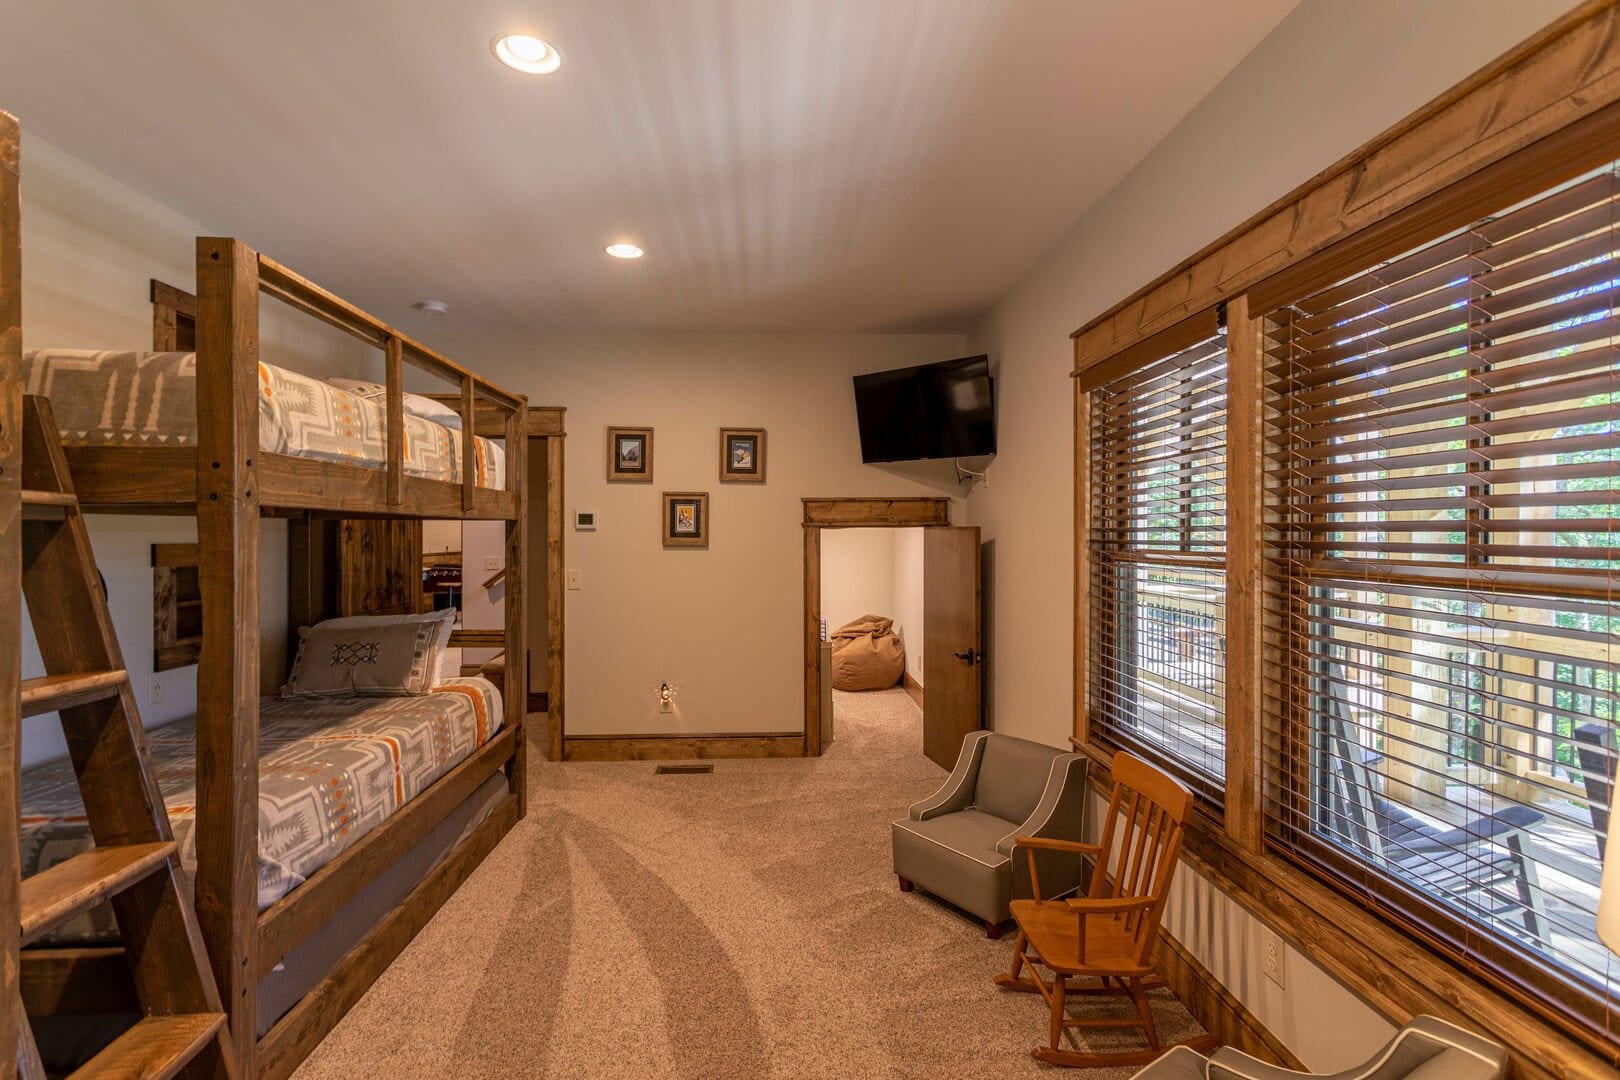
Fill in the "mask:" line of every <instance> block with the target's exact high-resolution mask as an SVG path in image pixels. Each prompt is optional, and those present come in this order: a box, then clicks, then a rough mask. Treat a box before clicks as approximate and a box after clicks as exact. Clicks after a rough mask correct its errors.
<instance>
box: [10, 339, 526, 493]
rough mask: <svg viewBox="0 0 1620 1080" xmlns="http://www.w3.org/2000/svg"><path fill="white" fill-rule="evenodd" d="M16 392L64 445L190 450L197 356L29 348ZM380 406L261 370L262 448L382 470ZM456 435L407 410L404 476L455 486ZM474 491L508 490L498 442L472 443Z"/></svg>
mask: <svg viewBox="0 0 1620 1080" xmlns="http://www.w3.org/2000/svg"><path fill="white" fill-rule="evenodd" d="M23 393H25V394H39V395H41V396H43V397H47V398H50V401H51V412H52V413H53V414H55V416H56V426H57V427H58V428H60V429H61V432H62V441H63V442H64V443H66V444H68V445H69V446H195V445H196V442H197V354H196V353H180V352H148V353H142V352H96V351H93V350H87V349H35V350H32V351H30V352H26V353H24V354H23ZM386 424H387V412H386V410H385V408H384V406H383V404H382V403H381V402H379V401H374V400H371V399H369V398H364V397H360V396H359V395H357V394H352V393H350V392H349V391H347V390H342V389H339V388H338V387H336V386H333V385H331V384H330V383H326V382H322V381H321V380H320V379H316V378H313V377H312V376H309V375H300V374H298V373H297V372H295V371H288V370H286V369H285V368H279V367H276V366H275V365H274V364H266V363H260V364H259V449H261V450H264V451H268V452H270V453H275V454H288V455H290V456H292V457H303V458H315V459H317V460H320V461H336V462H341V463H344V464H348V465H362V466H365V467H367V468H374V469H380V468H382V467H383V466H384V464H385V462H386V454H387V450H386V448H387V445H388V442H387V427H386ZM461 442H462V439H461V432H459V431H455V430H452V429H451V428H448V427H445V426H444V425H443V424H436V423H434V422H433V421H431V420H427V419H424V418H422V417H420V416H415V415H412V414H411V413H409V412H407V413H406V414H405V472H406V474H407V475H409V476H419V477H423V478H425V479H428V480H445V481H449V482H451V483H460V482H461ZM473 451H474V454H475V455H476V461H475V465H476V474H477V480H478V486H479V487H486V488H503V487H505V486H506V455H505V453H504V451H503V449H502V447H501V446H500V444H498V443H495V442H491V441H490V440H489V439H485V438H482V437H474V440H473Z"/></svg>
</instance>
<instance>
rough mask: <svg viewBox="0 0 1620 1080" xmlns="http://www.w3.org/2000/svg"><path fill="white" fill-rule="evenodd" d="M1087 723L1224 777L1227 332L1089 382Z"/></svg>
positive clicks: (1214, 792) (1204, 782)
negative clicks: (1097, 382) (1098, 381)
mask: <svg viewBox="0 0 1620 1080" xmlns="http://www.w3.org/2000/svg"><path fill="white" fill-rule="evenodd" d="M1090 398H1091V429H1090V446H1091V459H1090V465H1089V468H1090V470H1091V475H1090V490H1091V541H1090V555H1091V567H1092V576H1091V582H1090V598H1089V604H1088V608H1089V612H1090V635H1089V644H1088V650H1089V655H1090V661H1089V669H1090V673H1091V676H1090V687H1089V694H1088V700H1089V711H1090V717H1091V724H1092V730H1093V731H1094V732H1096V733H1097V735H1098V736H1099V737H1100V738H1101V739H1102V740H1103V741H1104V742H1107V743H1109V744H1111V745H1114V746H1116V747H1123V748H1128V749H1131V750H1133V751H1134V752H1137V753H1139V754H1142V755H1143V756H1145V757H1148V758H1150V759H1152V760H1154V761H1157V762H1159V763H1160V764H1162V765H1164V766H1165V767H1166V768H1168V769H1170V770H1171V771H1172V772H1174V773H1175V774H1176V775H1177V776H1179V777H1180V778H1181V779H1183V780H1184V781H1186V782H1187V783H1188V784H1189V785H1190V786H1191V787H1192V788H1193V789H1194V790H1195V791H1197V792H1199V793H1200V794H1201V795H1203V796H1204V797H1205V798H1206V799H1207V800H1209V801H1210V802H1212V803H1215V804H1217V805H1218V804H1219V803H1220V801H1221V791H1222V790H1223V789H1224V787H1225V765H1224V759H1225V744H1226V732H1225V723H1224V709H1223V703H1224V700H1225V694H1226V688H1225V684H1226V572H1225V563H1226V338H1225V336H1224V334H1215V335H1213V336H1211V337H1209V338H1207V339H1205V340H1203V341H1200V342H1198V343H1196V344H1194V345H1192V346H1190V347H1186V348H1182V349H1180V350H1178V351H1176V352H1174V353H1172V354H1171V355H1169V356H1165V357H1162V358H1159V359H1158V360H1156V361H1154V362H1151V363H1148V364H1147V365H1146V366H1143V367H1139V368H1138V369H1137V370H1135V371H1133V372H1130V373H1129V374H1125V375H1121V376H1118V377H1115V378H1113V379H1111V380H1110V381H1108V382H1106V383H1104V384H1102V385H1101V386H1098V387H1096V388H1095V389H1093V390H1092V391H1091V395H1090Z"/></svg>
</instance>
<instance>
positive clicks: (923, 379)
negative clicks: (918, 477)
mask: <svg viewBox="0 0 1620 1080" xmlns="http://www.w3.org/2000/svg"><path fill="white" fill-rule="evenodd" d="M855 418H856V422H857V423H858V424H859V426H860V430H861V460H862V461H864V462H865V463H866V464H868V465H872V464H876V463H878V462H884V461H920V460H923V459H925V458H955V457H974V456H978V455H982V454H993V453H995V452H996V409H995V401H994V397H993V395H992V386H991V379H990V360H989V357H986V356H965V357H963V358H962V359H960V360H946V361H943V362H941V363H938V364H923V365H921V366H920V367H909V368H897V369H896V370H894V371H877V372H873V373H872V374H870V375H857V376H855Z"/></svg>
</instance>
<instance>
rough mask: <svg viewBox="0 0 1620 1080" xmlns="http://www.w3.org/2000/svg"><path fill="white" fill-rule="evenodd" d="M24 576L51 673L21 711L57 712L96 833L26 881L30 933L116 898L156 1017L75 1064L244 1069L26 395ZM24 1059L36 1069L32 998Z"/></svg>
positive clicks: (45, 417) (73, 505)
mask: <svg viewBox="0 0 1620 1080" xmlns="http://www.w3.org/2000/svg"><path fill="white" fill-rule="evenodd" d="M22 427H23V430H22V441H23V454H22V473H23V476H22V485H23V492H22V519H23V521H22V526H23V527H22V563H23V569H22V584H23V595H24V597H25V598H26V600H27V602H28V603H27V608H28V613H29V619H30V621H31V622H32V624H33V628H34V637H35V640H36V641H37V642H38V645H39V653H40V657H41V659H42V660H43V661H44V664H45V670H46V671H47V673H48V674H46V675H45V676H43V677H41V678H36V679H25V680H23V681H22V684H21V693H20V695H19V696H20V702H19V704H20V707H21V715H22V716H23V717H28V716H35V715H39V714H41V713H48V712H57V713H58V714H59V715H60V717H61V720H62V733H63V735H64V736H65V737H66V740H67V745H68V750H69V753H70V755H71V756H72V758H73V765H74V771H75V773H76V774H77V776H78V782H79V790H80V792H81V794H82V795H83V798H84V806H85V814H86V817H87V818H88V821H89V825H90V831H91V834H92V835H93V836H94V837H95V842H96V846H95V847H94V848H92V849H90V850H89V851H86V852H84V853H82V854H80V855H77V856H75V857H73V858H72V859H69V860H68V861H66V862H63V863H60V864H59V865H56V866H53V867H51V868H50V869H48V870H44V871H42V872H40V873H38V874H35V875H33V876H31V877H28V878H25V879H23V881H22V886H21V892H20V904H19V914H20V923H21V926H20V939H21V943H22V944H24V945H27V944H29V943H30V942H33V941H37V940H39V939H40V938H41V937H43V936H44V935H45V934H47V933H49V932H50V931H51V930H53V929H55V928H57V927H59V926H61V925H62V924H63V923H64V922H66V921H67V920H68V919H70V918H72V917H73V916H74V915H76V914H78V913H79V912H82V911H87V910H89V909H90V908H91V907H93V906H95V905H96V904H98V903H100V902H102V901H103V900H110V901H111V902H112V907H113V913H114V915H115V916H116V918H117V921H118V928H119V931H120V933H121V935H122V938H123V942H124V956H125V959H126V960H127V961H128V965H129V970H130V974H131V976H132V978H133V983H134V989H135V993H136V995H137V996H138V998H139V1000H140V1003H141V1007H142V1010H143V1012H144V1013H145V1016H144V1017H143V1018H142V1019H141V1020H139V1021H138V1022H137V1023H136V1024H135V1025H134V1026H133V1027H131V1028H130V1029H129V1030H128V1031H126V1032H124V1034H122V1035H120V1036H119V1037H118V1038H117V1039H115V1040H114V1041H113V1042H112V1043H111V1044H110V1045H108V1046H107V1047H106V1048H105V1049H104V1050H102V1051H101V1052H100V1053H99V1054H97V1055H95V1056H94V1057H93V1058H91V1060H90V1061H88V1062H87V1063H85V1064H84V1065H83V1066H82V1067H81V1068H79V1069H78V1070H77V1071H76V1072H74V1073H72V1074H71V1075H72V1076H74V1077H81V1078H89V1077H114V1076H119V1077H128V1076H138V1077H148V1078H157V1077H170V1076H185V1077H188V1078H190V1077H211V1078H218V1077H234V1075H235V1069H234V1065H233V1063H232V1061H231V1049H230V1047H231V1044H230V1035H229V1031H228V1029H227V1026H226V1017H225V1010H224V1008H223V1007H222V1006H221V1004H220V997H219V991H218V989H217V988H216V985H215V982H214V976H213V971H212V969H211V968H210V967H209V966H208V958H207V955H206V953H205V951H204V947H203V941H202V935H201V932H200V931H199V930H198V924H197V915H196V912H195V911H194V910H193V909H192V906H191V900H190V898H189V897H188V896H187V895H186V894H185V890H184V888H183V884H184V880H185V879H184V877H183V876H182V874H181V870H180V858H179V854H178V851H177V848H176V845H175V842H174V835H173V832H172V830H171V829H170V825H169V815H168V811H167V809H165V807H164V805H163V799H162V796H161V793H160V792H159V790H158V786H157V781H156V780H155V779H154V778H153V775H152V770H151V765H150V762H149V760H148V757H147V749H146V736H145V732H144V729H143V728H142V726H141V719H140V713H139V710H138V709H137V708H136V704H135V695H134V692H133V690H132V689H131V687H130V683H129V676H128V673H127V672H126V671H125V670H124V661H123V655H122V651H121V650H120V648H119V646H118V639H117V636H116V634H115V632H114V630H113V624H112V617H111V615H110V614H109V612H108V609H107V597H106V593H105V592H104V586H103V584H102V581H101V577H100V574H99V572H98V571H97V569H96V561H95V555H94V553H93V552H92V551H91V548H90V537H89V532H88V530H87V529H86V528H85V523H84V517H83V515H82V514H81V513H80V510H79V504H78V499H77V497H76V496H75V494H74V490H73V481H72V478H71V476H70V475H69V473H68V468H67V460H66V458H65V456H64V455H63V453H62V445H61V442H60V440H59V438H58V436H57V429H56V423H55V421H54V419H53V418H52V416H51V410H50V404H49V403H48V402H47V401H46V400H45V399H43V398H37V397H27V398H24V399H23V425H22ZM12 1008H14V1009H15V1010H16V1011H17V1013H18V1016H19V1021H20V1023H19V1031H18V1044H19V1045H18V1050H17V1064H18V1070H19V1073H20V1074H21V1075H22V1076H24V1077H29V1076H30V1075H39V1076H40V1077H41V1080H43V1072H36V1070H38V1050H37V1048H36V1047H35V1045H34V1039H33V1034H32V1032H31V1031H30V1029H29V1026H28V1024H27V1022H26V1020H25V1019H24V1018H23V1017H22V1016H21V1013H22V1007H21V1001H20V1000H19V1001H17V1002H15V1003H13V1004H12Z"/></svg>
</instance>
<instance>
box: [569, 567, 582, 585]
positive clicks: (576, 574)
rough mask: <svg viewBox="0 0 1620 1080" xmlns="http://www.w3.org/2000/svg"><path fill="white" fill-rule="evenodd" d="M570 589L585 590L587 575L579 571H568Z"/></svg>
mask: <svg viewBox="0 0 1620 1080" xmlns="http://www.w3.org/2000/svg"><path fill="white" fill-rule="evenodd" d="M568 587H569V588H570V589H583V588H584V587H585V575H584V574H582V573H581V572H580V571H578V570H570V571H568Z"/></svg>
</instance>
